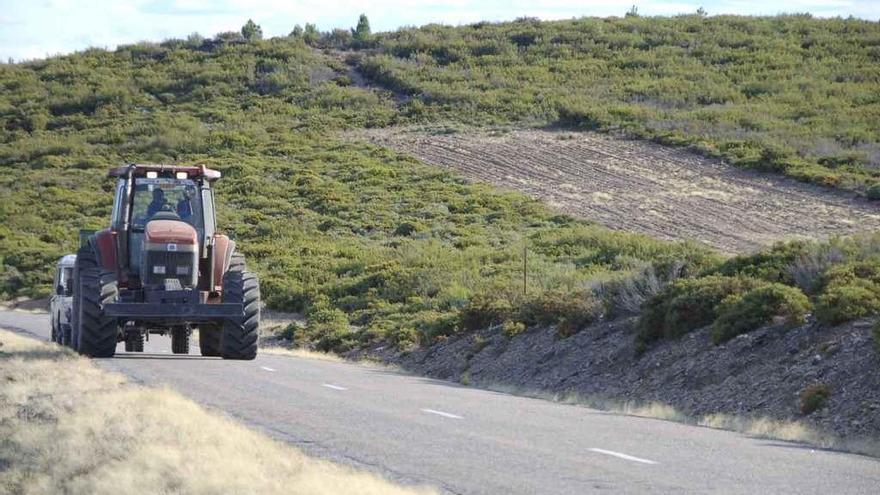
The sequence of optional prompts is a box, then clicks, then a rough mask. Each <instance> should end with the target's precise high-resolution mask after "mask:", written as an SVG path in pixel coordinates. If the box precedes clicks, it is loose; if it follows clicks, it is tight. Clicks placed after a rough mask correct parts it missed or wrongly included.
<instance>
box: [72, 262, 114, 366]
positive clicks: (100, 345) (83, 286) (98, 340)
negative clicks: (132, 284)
mask: <svg viewBox="0 0 880 495" xmlns="http://www.w3.org/2000/svg"><path fill="white" fill-rule="evenodd" d="M78 277H79V279H78V280H77V284H76V285H77V286H76V288H77V289H79V290H78V291H77V293H76V294H74V298H75V299H76V302H77V303H78V304H77V306H78V307H77V310H78V315H77V316H78V317H77V318H76V320H77V321H76V322H75V325H76V328H75V330H74V334H75V335H76V343H75V346H76V347H75V348H76V350H78V351H79V353H80V354H84V355H86V356H91V357H113V354H115V353H116V338H117V336H118V332H119V329H118V328H117V323H116V319H114V318H111V317H108V316H106V315H104V305H105V304H107V303H112V302H114V301H116V298H117V296H118V293H119V291H118V289H117V285H116V277H114V276H113V273H112V272H110V271H109V270H104V269H101V268H88V269H85V270H79V274H78Z"/></svg>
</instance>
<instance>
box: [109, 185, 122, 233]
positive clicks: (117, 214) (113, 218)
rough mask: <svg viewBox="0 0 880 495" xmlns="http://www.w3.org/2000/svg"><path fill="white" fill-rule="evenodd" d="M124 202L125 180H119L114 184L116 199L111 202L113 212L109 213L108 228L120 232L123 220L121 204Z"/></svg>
mask: <svg viewBox="0 0 880 495" xmlns="http://www.w3.org/2000/svg"><path fill="white" fill-rule="evenodd" d="M124 201H125V180H122V179H120V180H119V181H117V182H116V198H115V199H114V200H113V211H112V212H111V213H110V228H111V229H114V230H121V229H122V223H123V218H121V216H122V204H123V202H124Z"/></svg>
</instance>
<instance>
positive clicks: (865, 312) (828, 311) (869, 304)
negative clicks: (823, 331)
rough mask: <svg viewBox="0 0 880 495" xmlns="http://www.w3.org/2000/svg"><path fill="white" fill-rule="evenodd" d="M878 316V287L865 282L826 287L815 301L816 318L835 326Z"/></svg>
mask: <svg viewBox="0 0 880 495" xmlns="http://www.w3.org/2000/svg"><path fill="white" fill-rule="evenodd" d="M876 314H880V287H878V286H877V284H872V283H870V282H867V281H865V280H858V281H854V282H852V283H849V284H843V285H841V284H834V285H832V286H830V287H828V288H827V289H826V290H825V292H823V293H822V294H821V295H820V296H819V297H818V298H817V301H816V318H818V320H819V321H820V322H822V323H824V324H826V325H837V324H840V323H844V322H847V321H850V320H855V319H858V318H864V317H865V316H870V315H876Z"/></svg>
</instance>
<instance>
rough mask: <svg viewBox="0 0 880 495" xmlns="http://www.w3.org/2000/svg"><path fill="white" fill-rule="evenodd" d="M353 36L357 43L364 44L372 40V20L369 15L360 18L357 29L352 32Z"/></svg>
mask: <svg viewBox="0 0 880 495" xmlns="http://www.w3.org/2000/svg"><path fill="white" fill-rule="evenodd" d="M351 35H352V37H353V38H354V40H355V41H359V42H363V41H367V40H369V39H370V35H371V33H370V20H369V19H367V14H361V16H360V18H358V23H357V27H356V28H354V29H352V30H351Z"/></svg>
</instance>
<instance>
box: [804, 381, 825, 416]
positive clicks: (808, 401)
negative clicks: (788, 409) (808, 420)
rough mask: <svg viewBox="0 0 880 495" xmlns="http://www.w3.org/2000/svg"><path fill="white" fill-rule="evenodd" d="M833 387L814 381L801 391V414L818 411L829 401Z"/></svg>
mask: <svg viewBox="0 0 880 495" xmlns="http://www.w3.org/2000/svg"><path fill="white" fill-rule="evenodd" d="M830 396H831V389H830V388H828V385H825V384H824V383H814V384H813V385H810V386H809V387H807V388H805V389H804V390H803V391H801V394H800V399H801V414H803V415H805V416H806V415H807V414H810V413H812V412H814V411H817V410H819V409H821V408H822V406H824V405H825V403H826V402H828V397H830Z"/></svg>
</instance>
